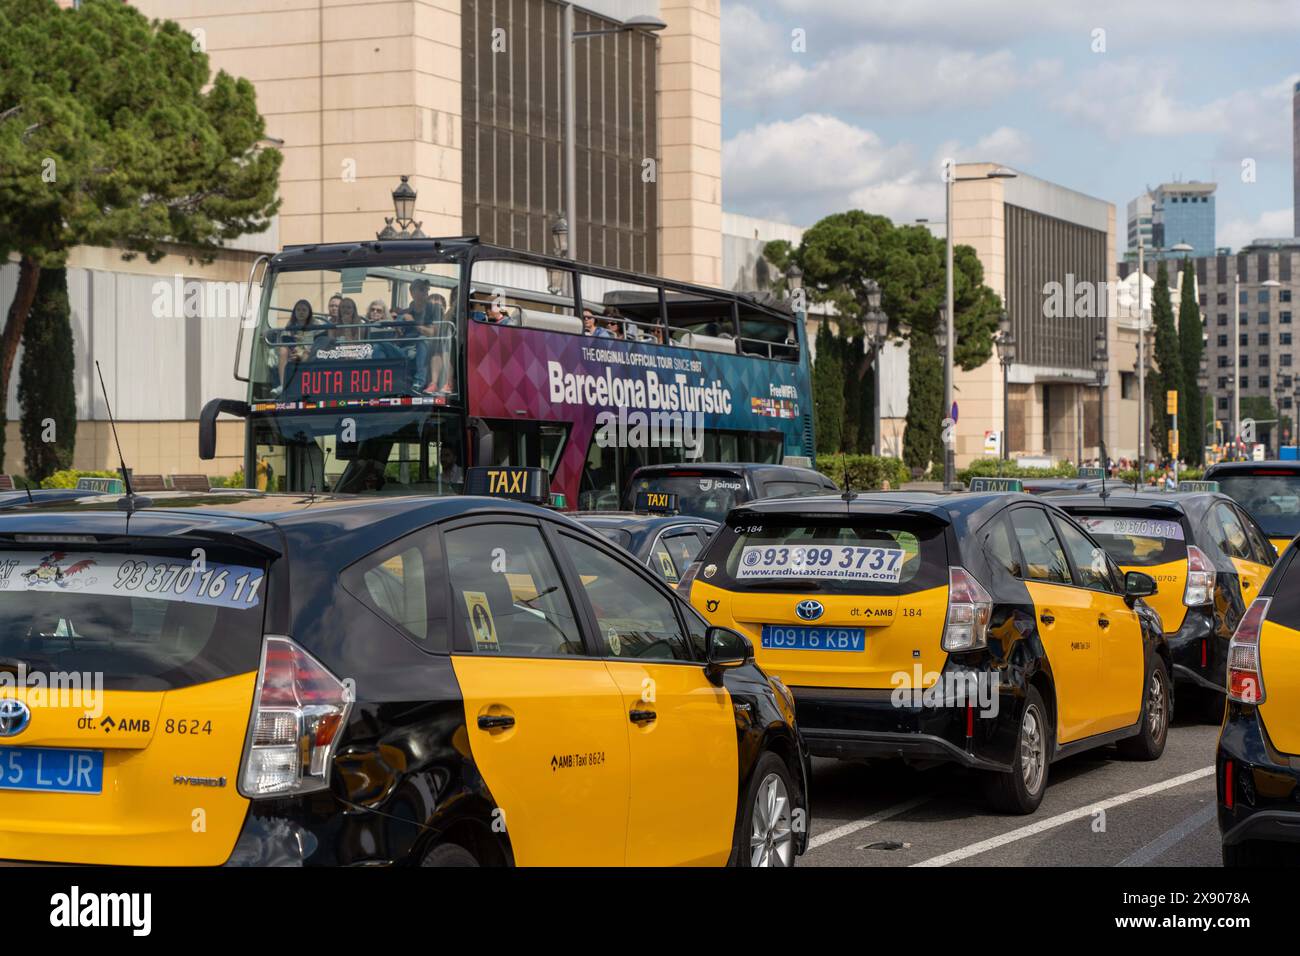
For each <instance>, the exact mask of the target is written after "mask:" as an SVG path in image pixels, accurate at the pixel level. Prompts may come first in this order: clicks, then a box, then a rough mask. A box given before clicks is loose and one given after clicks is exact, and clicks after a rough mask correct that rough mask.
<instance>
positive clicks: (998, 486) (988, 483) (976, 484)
mask: <svg viewBox="0 0 1300 956" xmlns="http://www.w3.org/2000/svg"><path fill="white" fill-rule="evenodd" d="M970 490H971V491H1024V490H1025V486H1024V484H1022V483H1021V481H1020V479H1019V478H972V479H971V480H970Z"/></svg>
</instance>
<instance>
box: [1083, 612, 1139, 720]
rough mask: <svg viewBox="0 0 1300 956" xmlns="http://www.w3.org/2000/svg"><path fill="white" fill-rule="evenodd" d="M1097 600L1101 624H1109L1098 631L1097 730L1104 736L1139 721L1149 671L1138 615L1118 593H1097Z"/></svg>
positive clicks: (1098, 616)
mask: <svg viewBox="0 0 1300 956" xmlns="http://www.w3.org/2000/svg"><path fill="white" fill-rule="evenodd" d="M1094 599H1095V604H1096V616H1097V618H1098V621H1105V622H1106V626H1105V627H1099V628H1098V640H1099V641H1100V643H1101V680H1099V681H1098V682H1097V688H1096V689H1097V693H1096V697H1095V700H1094V704H1095V707H1096V713H1097V717H1098V724H1097V726H1096V727H1095V729H1094V730H1093V733H1098V734H1103V733H1106V732H1107V731H1110V730H1118V729H1120V728H1121V727H1130V726H1132V725H1133V723H1134V722H1135V721H1136V720H1137V719H1138V714H1139V713H1140V712H1141V710H1142V689H1143V686H1144V680H1145V677H1146V670H1145V661H1144V659H1143V646H1142V644H1143V642H1142V622H1141V620H1140V619H1139V618H1138V616H1137V612H1136V611H1134V610H1133V609H1132V608H1130V607H1129V606H1128V605H1127V604H1126V603H1125V601H1124V598H1123V597H1121V596H1120V595H1118V594H1106V593H1103V592H1100V591H1097V592H1094Z"/></svg>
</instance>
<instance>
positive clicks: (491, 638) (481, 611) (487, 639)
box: [461, 591, 501, 651]
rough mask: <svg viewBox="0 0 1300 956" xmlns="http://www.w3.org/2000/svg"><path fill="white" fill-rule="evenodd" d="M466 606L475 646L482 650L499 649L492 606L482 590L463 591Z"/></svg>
mask: <svg viewBox="0 0 1300 956" xmlns="http://www.w3.org/2000/svg"><path fill="white" fill-rule="evenodd" d="M461 593H462V594H463V595H464V597H465V608H466V610H467V611H468V612H469V630H470V634H471V635H473V637H474V647H475V648H477V649H478V650H480V651H499V650H501V644H500V643H499V642H498V641H497V627H496V623H495V622H494V621H493V620H492V606H491V605H490V604H488V599H487V595H486V594H484V593H483V592H482V591H462V592H461Z"/></svg>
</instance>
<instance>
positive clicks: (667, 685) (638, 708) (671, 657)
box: [556, 532, 739, 866]
mask: <svg viewBox="0 0 1300 956" xmlns="http://www.w3.org/2000/svg"><path fill="white" fill-rule="evenodd" d="M556 537H557V538H558V540H559V549H558V550H559V551H561V552H562V553H563V554H564V556H565V557H566V558H567V559H568V561H569V563H570V566H571V568H572V576H573V578H574V579H575V580H579V581H581V582H582V587H583V590H584V592H585V595H586V598H587V601H586V606H585V610H586V611H588V612H589V613H590V619H589V624H590V626H591V629H592V631H593V633H594V634H595V635H596V640H597V645H598V648H599V651H600V653H601V654H602V655H603V657H604V660H605V664H606V666H607V667H608V668H609V673H610V674H611V675H612V677H613V679H614V682H615V683H616V684H617V685H618V688H619V690H620V692H621V693H622V695H623V709H624V711H625V714H626V716H625V718H624V724H625V726H626V733H627V735H628V746H629V751H630V755H631V794H630V799H629V802H628V834H627V863H628V865H629V866H680V865H714V866H720V865H722V864H724V863H726V862H727V858H728V856H729V855H730V853H731V843H732V835H733V830H734V827H735V820H736V788H737V781H738V779H739V771H738V763H739V756H738V753H737V733H736V714H735V710H734V708H733V706H732V702H731V695H730V694H728V693H727V691H726V690H725V689H724V688H722V687H717V686H715V685H714V684H713V683H712V682H711V681H709V679H708V678H707V677H705V675H704V665H703V664H702V663H701V662H699V661H698V660H697V657H698V656H699V655H697V654H696V653H695V651H694V650H693V648H692V646H691V641H690V637H689V635H688V633H687V632H686V630H685V628H684V627H683V625H682V622H681V620H680V618H679V616H678V613H677V603H676V599H675V598H673V597H672V596H671V595H670V594H669V593H668V592H667V591H666V590H665V589H663V588H661V587H659V586H658V585H657V584H656V583H655V582H653V581H652V580H651V579H650V578H649V576H647V575H646V574H645V573H643V571H642V570H641V569H640V568H639V567H635V566H634V565H633V564H631V563H630V562H628V561H626V560H625V559H624V557H623V556H622V555H621V554H619V553H617V552H615V551H614V550H613V549H607V548H605V547H604V546H603V545H601V546H597V545H596V544H594V543H592V542H591V541H589V540H586V539H583V538H578V537H576V536H574V535H571V534H569V533H568V532H558V533H557V534H556Z"/></svg>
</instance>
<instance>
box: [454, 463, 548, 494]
mask: <svg viewBox="0 0 1300 956" xmlns="http://www.w3.org/2000/svg"><path fill="white" fill-rule="evenodd" d="M550 484H551V482H550V476H549V475H548V474H547V473H546V469H545V468H513V467H510V466H509V465H478V466H475V467H473V468H470V469H469V470H468V471H467V472H466V474H465V493H466V494H467V495H490V496H491V497H493V498H514V499H517V500H519V501H541V502H544V501H547V500H549V493H550Z"/></svg>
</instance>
